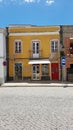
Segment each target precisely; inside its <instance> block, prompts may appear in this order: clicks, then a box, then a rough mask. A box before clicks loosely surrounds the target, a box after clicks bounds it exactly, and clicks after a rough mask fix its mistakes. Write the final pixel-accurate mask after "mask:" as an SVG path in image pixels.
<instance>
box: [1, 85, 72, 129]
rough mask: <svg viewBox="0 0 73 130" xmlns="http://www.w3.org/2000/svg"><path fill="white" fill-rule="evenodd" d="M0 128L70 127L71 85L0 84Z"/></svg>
mask: <svg viewBox="0 0 73 130" xmlns="http://www.w3.org/2000/svg"><path fill="white" fill-rule="evenodd" d="M0 130H73V88H61V87H59V88H58V87H54V88H53V87H52V88H50V87H49V88H48V87H46V88H45V87H37V88H36V87H16V88H14V87H12V88H10V87H8V88H0Z"/></svg>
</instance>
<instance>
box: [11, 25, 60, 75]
mask: <svg viewBox="0 0 73 130" xmlns="http://www.w3.org/2000/svg"><path fill="white" fill-rule="evenodd" d="M58 30H59V27H55V26H54V27H31V28H25V27H11V28H9V33H13V32H18V33H19V32H55V31H58ZM52 39H60V36H59V34H54V35H32V36H10V35H9V43H8V44H9V57H10V58H24V59H22V60H21V59H20V60H16V61H14V60H13V61H11V60H9V76H11V77H12V76H14V70H13V69H14V62H22V63H23V74H22V75H23V76H31V69H30V72H28V71H25V69H24V68H26V67H27V68H29V67H30V68H31V65H29V64H28V61H29V56H30V53H29V50H31V48H32V40H39V41H40V50H42V58H49V55H50V41H51V40H52ZM15 40H21V41H22V53H20V54H16V53H15V52H14V41H15Z"/></svg>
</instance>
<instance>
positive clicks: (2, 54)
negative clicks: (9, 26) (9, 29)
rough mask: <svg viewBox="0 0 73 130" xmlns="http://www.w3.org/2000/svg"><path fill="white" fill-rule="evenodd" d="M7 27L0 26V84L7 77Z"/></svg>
mask: <svg viewBox="0 0 73 130" xmlns="http://www.w3.org/2000/svg"><path fill="white" fill-rule="evenodd" d="M6 35H7V34H6V29H3V28H0V84H2V83H4V82H5V81H6V79H7V61H6Z"/></svg>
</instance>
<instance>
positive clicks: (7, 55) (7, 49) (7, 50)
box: [6, 27, 9, 81]
mask: <svg viewBox="0 0 73 130" xmlns="http://www.w3.org/2000/svg"><path fill="white" fill-rule="evenodd" d="M6 32H7V35H6V60H7V81H8V80H9V45H8V44H9V42H8V41H9V39H8V37H9V33H8V27H6Z"/></svg>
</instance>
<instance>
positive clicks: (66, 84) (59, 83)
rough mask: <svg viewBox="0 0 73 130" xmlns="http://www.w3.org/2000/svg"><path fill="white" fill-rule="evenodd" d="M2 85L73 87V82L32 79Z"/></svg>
mask: <svg viewBox="0 0 73 130" xmlns="http://www.w3.org/2000/svg"><path fill="white" fill-rule="evenodd" d="M1 87H73V82H62V81H57V82H56V81H30V82H7V83H3V84H2V85H1Z"/></svg>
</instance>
